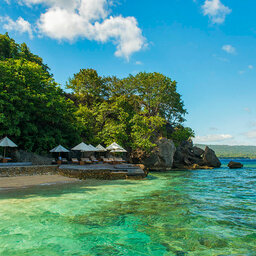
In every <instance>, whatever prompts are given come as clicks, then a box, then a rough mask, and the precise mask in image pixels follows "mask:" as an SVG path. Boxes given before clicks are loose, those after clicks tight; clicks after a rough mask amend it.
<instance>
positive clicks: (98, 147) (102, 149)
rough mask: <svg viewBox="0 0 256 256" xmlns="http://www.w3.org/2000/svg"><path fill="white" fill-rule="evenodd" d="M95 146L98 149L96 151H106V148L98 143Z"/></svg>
mask: <svg viewBox="0 0 256 256" xmlns="http://www.w3.org/2000/svg"><path fill="white" fill-rule="evenodd" d="M96 148H97V149H98V152H107V150H106V149H105V148H104V147H103V146H101V145H100V144H99V145H98V146H97V147H96Z"/></svg>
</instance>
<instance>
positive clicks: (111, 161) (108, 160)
mask: <svg viewBox="0 0 256 256" xmlns="http://www.w3.org/2000/svg"><path fill="white" fill-rule="evenodd" d="M102 160H103V163H105V164H112V163H113V160H111V159H110V158H106V157H102Z"/></svg>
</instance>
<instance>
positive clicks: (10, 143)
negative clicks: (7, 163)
mask: <svg viewBox="0 0 256 256" xmlns="http://www.w3.org/2000/svg"><path fill="white" fill-rule="evenodd" d="M0 147H3V148H4V158H5V154H6V148H8V147H9V148H17V147H18V146H17V145H16V144H15V143H14V142H13V141H11V140H10V139H9V138H8V137H7V136H6V137H5V138H3V139H1V140H0Z"/></svg>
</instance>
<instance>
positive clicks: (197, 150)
mask: <svg viewBox="0 0 256 256" xmlns="http://www.w3.org/2000/svg"><path fill="white" fill-rule="evenodd" d="M192 150H193V153H194V155H195V156H196V157H201V156H202V155H203V153H204V150H203V149H201V148H199V147H196V146H194V147H193V149H192Z"/></svg>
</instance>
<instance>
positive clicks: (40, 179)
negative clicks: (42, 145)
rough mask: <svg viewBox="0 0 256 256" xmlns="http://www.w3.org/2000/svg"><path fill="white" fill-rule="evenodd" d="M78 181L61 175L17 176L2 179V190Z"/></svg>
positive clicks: (0, 183)
mask: <svg viewBox="0 0 256 256" xmlns="http://www.w3.org/2000/svg"><path fill="white" fill-rule="evenodd" d="M77 181H79V180H78V179H74V178H68V177H64V176H60V175H34V176H17V177H1V178H0V189H1V188H22V187H28V186H35V185H42V184H47V185H51V184H56V183H69V182H77Z"/></svg>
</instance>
